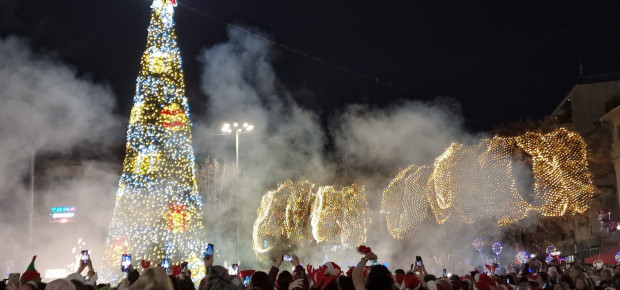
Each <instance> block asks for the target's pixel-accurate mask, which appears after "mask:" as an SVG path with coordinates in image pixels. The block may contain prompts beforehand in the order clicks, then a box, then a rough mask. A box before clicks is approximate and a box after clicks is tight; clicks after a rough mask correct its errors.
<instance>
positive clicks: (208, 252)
mask: <svg viewBox="0 0 620 290" xmlns="http://www.w3.org/2000/svg"><path fill="white" fill-rule="evenodd" d="M204 256H205V259H209V258H211V257H213V244H209V245H208V246H207V249H206V250H205V253H204Z"/></svg>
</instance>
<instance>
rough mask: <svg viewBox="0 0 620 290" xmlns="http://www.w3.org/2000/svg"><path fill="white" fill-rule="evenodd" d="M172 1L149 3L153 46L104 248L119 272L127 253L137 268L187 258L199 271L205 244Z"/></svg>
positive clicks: (150, 45)
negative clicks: (167, 260)
mask: <svg viewBox="0 0 620 290" xmlns="http://www.w3.org/2000/svg"><path fill="white" fill-rule="evenodd" d="M174 6H176V1H174V0H154V1H153V4H152V6H151V23H150V25H149V28H148V42H147V48H146V51H145V52H144V55H143V56H142V60H141V69H140V73H139V76H138V79H137V87H136V96H135V97H134V105H133V108H132V110H131V117H130V120H129V126H128V129H127V145H126V156H125V161H124V163H123V174H122V176H121V179H120V182H119V189H118V192H117V194H116V201H115V209H114V217H113V219H112V223H111V224H110V228H109V235H108V238H107V240H106V250H105V253H104V259H105V261H106V263H107V264H108V266H109V267H111V268H110V269H111V270H112V271H114V272H118V271H119V270H118V269H119V268H120V262H121V256H122V254H131V255H132V257H133V261H134V263H133V264H134V266H137V265H139V264H140V263H139V262H137V263H136V261H140V260H147V261H151V262H152V263H153V264H159V263H160V262H161V260H162V259H170V261H171V264H180V263H181V262H183V261H188V262H190V265H189V266H190V269H191V268H193V270H194V271H192V272H193V273H197V271H196V270H199V269H200V268H201V267H200V266H201V265H202V261H201V257H202V253H203V251H204V249H205V248H206V245H207V242H206V239H205V229H204V225H203V222H202V213H201V210H202V200H201V198H200V195H199V194H198V191H197V188H196V178H195V175H194V170H195V165H194V163H195V159H194V150H193V147H192V135H191V122H190V118H189V106H188V104H187V98H186V97H185V84H184V77H183V71H182V69H181V55H180V51H179V48H178V46H177V42H176V35H175V29H174V21H173V14H174Z"/></svg>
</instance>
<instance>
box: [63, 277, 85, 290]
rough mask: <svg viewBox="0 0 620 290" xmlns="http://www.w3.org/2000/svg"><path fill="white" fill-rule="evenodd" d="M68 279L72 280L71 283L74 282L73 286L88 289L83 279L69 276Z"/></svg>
mask: <svg viewBox="0 0 620 290" xmlns="http://www.w3.org/2000/svg"><path fill="white" fill-rule="evenodd" d="M67 279H68V280H69V281H71V283H73V286H75V290H88V289H86V286H85V285H84V283H82V281H80V280H76V279H69V278H67Z"/></svg>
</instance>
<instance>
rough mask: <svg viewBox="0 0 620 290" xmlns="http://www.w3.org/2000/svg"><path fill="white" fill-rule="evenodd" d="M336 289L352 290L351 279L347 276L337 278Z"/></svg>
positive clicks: (353, 287)
mask: <svg viewBox="0 0 620 290" xmlns="http://www.w3.org/2000/svg"><path fill="white" fill-rule="evenodd" d="M338 287H339V288H340V290H354V289H355V286H354V285H353V279H351V277H347V276H340V277H338Z"/></svg>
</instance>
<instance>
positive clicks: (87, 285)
mask: <svg viewBox="0 0 620 290" xmlns="http://www.w3.org/2000/svg"><path fill="white" fill-rule="evenodd" d="M84 287H85V288H86V290H95V286H93V285H90V284H84ZM39 289H41V287H39ZM43 289H45V288H43Z"/></svg>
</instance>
